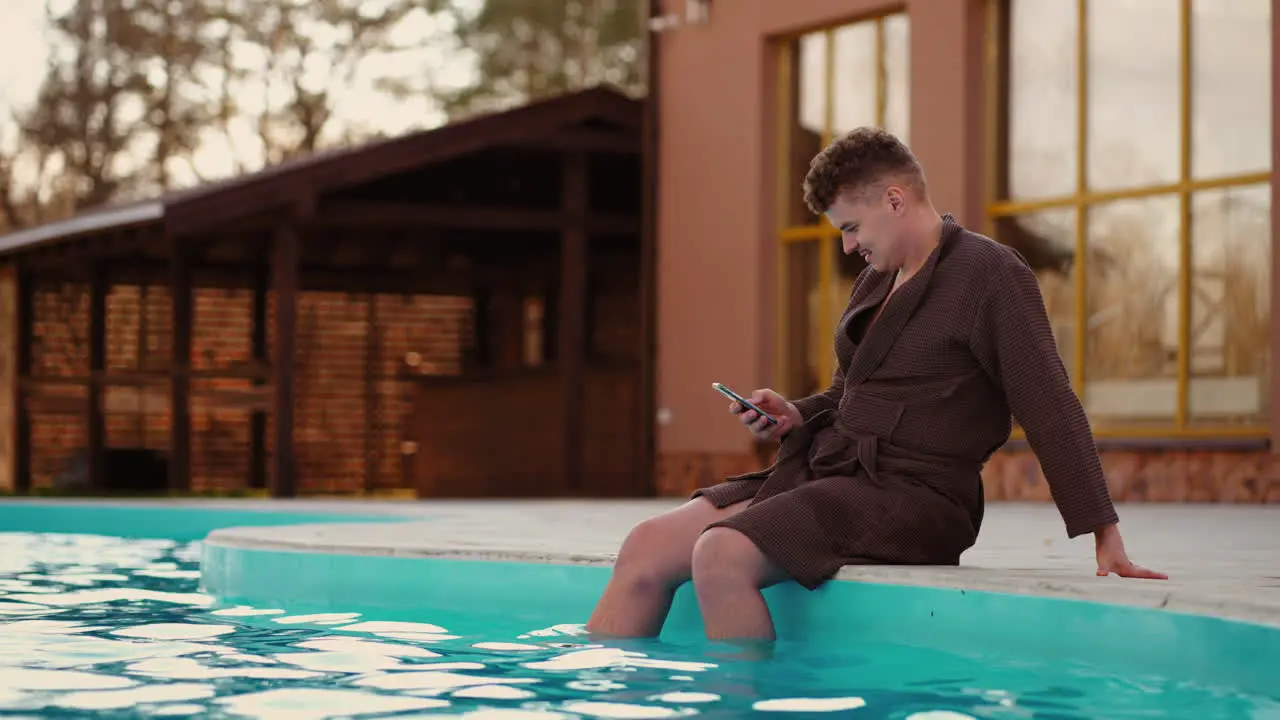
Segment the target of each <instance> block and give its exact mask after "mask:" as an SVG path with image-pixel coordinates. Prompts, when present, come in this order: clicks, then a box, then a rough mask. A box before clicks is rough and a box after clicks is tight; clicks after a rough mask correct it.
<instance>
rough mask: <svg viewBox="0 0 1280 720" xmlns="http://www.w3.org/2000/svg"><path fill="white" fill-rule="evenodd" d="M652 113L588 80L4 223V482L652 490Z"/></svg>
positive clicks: (354, 489)
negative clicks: (387, 133)
mask: <svg viewBox="0 0 1280 720" xmlns="http://www.w3.org/2000/svg"><path fill="white" fill-rule="evenodd" d="M643 118H644V114H643V103H641V102H640V101H637V100H634V99H631V98H628V97H626V96H624V95H622V94H620V93H617V92H614V91H612V90H609V89H605V88H594V89H589V90H584V91H582V92H579V93H574V94H570V95H565V96H561V97H556V98H549V99H546V100H543V101H540V102H537V103H531V104H528V105H525V106H523V107H519V108H515V109H513V110H510V111H508V112H505V113H500V114H493V115H488V116H484V117H479V118H473V119H471V120H468V121H465V122H459V123H454V124H451V125H448V126H445V127H441V128H435V129H433V130H429V131H424V132H419V133H413V134H408V135H404V136H401V137H397V138H391V139H388V140H384V141H379V142H373V143H370V144H367V145H364V146H361V147H355V148H346V149H339V150H333V151H329V152H324V153H317V154H314V155H310V156H307V157H303V158H298V159H295V160H292V161H289V162H286V163H281V164H279V165H276V166H273V167H270V168H267V169H265V170H263V171H261V172H258V173H254V174H251V175H245V176H240V177H234V178H230V179H227V180H225V181H222V182H218V183H210V184H206V185H201V186H198V187H194V188H188V189H185V190H181V191H176V192H172V193H169V194H166V195H163V196H161V197H158V198H153V199H149V200H145V201H139V202H135V203H130V204H122V205H111V206H107V207H102V208H93V209H89V210H86V211H85V212H83V213H80V214H78V215H76V216H75V217H71V218H67V219H64V220H60V221H57V222H52V223H48V224H45V225H41V226H38V227H32V228H25V229H22V230H19V231H17V232H13V233H9V234H7V235H4V236H0V309H3V312H0V333H2V334H3V335H0V337H3V338H4V342H3V343H2V344H0V412H4V413H5V417H4V418H3V427H4V428H5V432H4V433H3V435H4V444H3V445H0V490H9V489H12V490H14V491H16V492H20V493H21V492H28V491H37V492H46V491H49V490H54V491H59V492H89V493H102V494H114V493H120V492H157V491H159V492H164V491H173V492H178V493H184V494H185V493H204V492H214V493H227V492H243V491H250V492H257V491H261V492H268V491H269V492H270V493H271V494H272V495H276V496H290V495H295V494H321V493H339V494H350V493H369V494H381V493H386V492H391V493H393V494H401V493H400V492H396V491H409V494H414V495H420V496H423V497H442V496H458V495H481V496H485V495H523V496H529V495H567V494H574V495H594V496H607V495H615V496H616V495H643V494H647V493H648V492H649V490H648V480H649V476H648V475H645V474H644V472H645V468H646V467H647V464H646V463H647V461H648V459H649V458H650V457H652V453H650V452H646V451H645V450H644V449H643V448H646V447H649V446H650V443H651V439H650V436H651V432H652V424H651V423H642V422H641V421H640V419H641V417H652V415H653V413H652V411H651V410H648V409H647V408H646V407H645V406H644V398H646V397H652V392H646V388H647V387H649V383H650V382H651V381H650V380H648V379H647V378H649V377H651V367H650V365H649V363H648V361H647V360H645V359H643V354H644V353H643V348H644V347H647V346H649V345H650V344H651V343H649V342H648V341H647V338H648V337H651V336H652V332H651V331H650V330H645V328H651V327H652V317H651V316H650V315H648V314H646V313H644V312H643V311H642V309H641V304H642V295H643V293H642V289H643V284H642V282H641V273H642V270H643V269H644V268H645V267H647V266H646V261H645V260H644V259H643V258H644V257H648V256H651V253H648V252H645V251H644V250H645V249H646V248H651V247H652V243H650V242H647V241H645V240H643V239H642V237H648V234H647V232H644V231H645V230H646V227H645V223H644V222H643V221H642V217H641V215H642V214H641V200H642V196H643V193H642V191H641V165H642V162H641V158H642V143H641V132H640V129H641V125H642V123H643ZM645 333H647V334H645Z"/></svg>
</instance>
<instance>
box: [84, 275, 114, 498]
mask: <svg viewBox="0 0 1280 720" xmlns="http://www.w3.org/2000/svg"><path fill="white" fill-rule="evenodd" d="M108 287H109V283H108V280H107V272H106V268H105V267H104V266H103V264H102V263H100V262H95V263H94V265H93V267H92V269H91V270H90V280H89V387H88V391H89V402H88V404H87V408H86V415H87V417H85V429H86V432H85V449H86V457H85V460H86V461H87V464H86V469H87V476H88V478H87V479H88V483H89V490H90V491H92V492H101V491H102V490H103V488H105V487H106V455H107V453H106V445H107V438H106V422H105V418H104V413H103V394H104V392H105V388H104V387H103V380H104V378H103V376H104V375H105V374H106V370H107V289H108Z"/></svg>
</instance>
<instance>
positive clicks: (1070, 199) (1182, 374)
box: [986, 0, 1275, 438]
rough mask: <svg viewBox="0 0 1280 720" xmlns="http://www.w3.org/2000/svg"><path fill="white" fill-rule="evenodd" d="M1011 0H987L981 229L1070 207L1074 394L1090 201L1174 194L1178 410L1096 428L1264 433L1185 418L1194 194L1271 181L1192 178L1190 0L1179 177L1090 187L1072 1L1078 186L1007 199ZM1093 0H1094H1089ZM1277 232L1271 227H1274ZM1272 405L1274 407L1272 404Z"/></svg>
mask: <svg viewBox="0 0 1280 720" xmlns="http://www.w3.org/2000/svg"><path fill="white" fill-rule="evenodd" d="M1009 1H1010V0H988V2H987V33H986V34H987V53H986V73H987V78H986V87H987V97H988V105H987V113H986V116H987V117H986V126H987V136H986V139H987V147H988V151H989V154H988V156H987V168H988V173H987V176H988V178H989V180H990V181H989V182H988V184H987V198H988V202H987V214H986V215H987V216H986V223H987V225H986V232H987V234H991V233H992V232H993V231H994V222H995V220H997V219H999V218H1002V217H1011V216H1015V215H1022V214H1025V213H1030V212H1035V211H1038V210H1048V209H1054V208H1075V213H1076V218H1075V237H1074V241H1075V263H1076V270H1075V273H1076V274H1075V293H1074V294H1075V314H1076V317H1075V342H1074V349H1075V352H1074V356H1073V357H1072V358H1071V368H1070V369H1071V378H1072V385H1073V387H1074V389H1075V391H1076V394H1077V396H1080V397H1082V398H1083V392H1084V387H1083V386H1084V383H1085V382H1087V379H1086V378H1085V357H1086V355H1085V343H1086V342H1087V339H1088V323H1087V320H1088V306H1087V303H1086V302H1085V298H1086V285H1085V283H1086V281H1087V275H1088V273H1087V271H1086V268H1085V263H1086V262H1087V256H1086V250H1087V244H1088V222H1087V220H1088V213H1089V208H1090V207H1091V206H1093V205H1096V204H1099V203H1103V202H1109V201H1113V200H1127V199H1136V198H1146V197H1152V196H1157V195H1174V194H1176V195H1177V196H1178V201H1179V214H1180V216H1181V217H1180V223H1179V229H1178V255H1179V268H1178V273H1179V275H1178V360H1177V365H1178V373H1177V410H1176V413H1175V416H1174V422H1173V424H1172V425H1170V426H1167V427H1160V428H1153V427H1140V428H1125V427H1119V426H1117V427H1105V428H1098V429H1097V430H1096V431H1095V434H1096V435H1098V436H1099V437H1129V438H1152V437H1170V436H1173V437H1199V438H1214V437H1222V438H1247V437H1269V436H1270V429H1269V428H1268V427H1267V426H1265V425H1251V426H1243V425H1242V426H1229V427H1212V426H1191V425H1189V423H1188V415H1189V410H1188V397H1189V393H1188V387H1189V385H1190V375H1191V360H1190V338H1191V264H1192V258H1191V195H1192V193H1194V192H1196V191H1199V190H1213V189H1220V188H1229V187H1240V186H1245V185H1256V184H1270V183H1271V182H1272V177H1273V174H1272V173H1270V172H1263V173H1249V174H1241V175H1231V176H1225V177H1218V178H1208V179H1203V180H1193V179H1192V178H1191V151H1192V148H1191V99H1192V97H1191V92H1192V89H1191V74H1192V69H1191V31H1192V27H1191V26H1192V22H1191V15H1192V7H1191V2H1192V0H1177V2H1178V6H1179V7H1178V13H1179V17H1178V28H1179V29H1178V58H1179V69H1178V86H1179V88H1178V91H1179V103H1178V126H1179V129H1178V132H1179V141H1178V142H1179V154H1180V156H1181V157H1180V158H1179V180H1178V182H1176V183H1169V184H1162V185H1151V186H1146V187H1134V188H1126V189H1124V190H1115V191H1106V192H1092V191H1090V190H1089V188H1088V181H1087V177H1088V175H1087V172H1088V165H1087V162H1088V130H1089V123H1088V112H1089V104H1088V102H1089V82H1088V72H1089V67H1088V63H1087V59H1088V49H1089V46H1088V42H1089V22H1088V2H1089V1H1090V0H1075V2H1076V48H1075V52H1076V138H1075V140H1076V176H1075V187H1076V192H1075V193H1074V194H1072V195H1065V196H1059V197H1051V198H1043V199H1037V200H1031V201H1009V200H1005V199H1002V198H1000V197H998V196H997V193H996V184H995V177H996V174H997V173H1000V172H1003V171H1004V168H1001V167H997V165H998V163H999V158H1000V155H999V152H998V147H999V141H1000V138H999V137H998V136H997V133H998V132H999V125H1000V116H1002V115H1004V114H1005V113H1007V112H1008V107H1007V102H1006V100H1005V99H1004V98H1001V97H1000V93H999V73H1000V71H1001V70H1002V66H1001V64H1002V63H1006V62H1008V61H1009V60H1008V58H1009V53H1008V29H1007V28H1005V27H1004V26H1003V23H1002V22H1001V20H1002V18H1003V16H1004V12H1003V11H1004V10H1005V9H1006V8H1007V6H1008V3H1009ZM1094 1H1095V2H1096V1H1097V0H1094ZM1272 232H1273V233H1274V232H1275V231H1274V229H1273V230H1272ZM1272 412H1274V410H1272ZM1014 435H1015V437H1017V438H1021V437H1023V434H1022V432H1021V429H1020V428H1019V429H1017V430H1016V431H1015V434H1014Z"/></svg>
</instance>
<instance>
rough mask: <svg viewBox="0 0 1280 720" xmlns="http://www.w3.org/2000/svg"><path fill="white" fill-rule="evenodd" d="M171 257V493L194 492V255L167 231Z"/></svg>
mask: <svg viewBox="0 0 1280 720" xmlns="http://www.w3.org/2000/svg"><path fill="white" fill-rule="evenodd" d="M166 236H167V240H168V245H169V254H170V278H169V293H170V298H171V312H172V315H171V322H172V328H173V345H172V347H171V350H172V358H171V360H170V361H169V402H170V407H169V417H170V431H169V491H170V492H186V491H187V490H189V489H190V488H191V337H192V331H193V329H194V328H193V327H192V326H193V325H194V324H195V312H194V303H193V302H192V288H191V252H190V249H189V248H187V247H185V246H184V245H183V243H182V241H181V240H180V239H179V238H178V237H176V236H175V235H174V234H173V232H172V231H168V230H166Z"/></svg>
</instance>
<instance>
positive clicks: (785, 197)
mask: <svg viewBox="0 0 1280 720" xmlns="http://www.w3.org/2000/svg"><path fill="white" fill-rule="evenodd" d="M907 50H908V26H907V16H906V15H905V14H902V13H898V14H893V15H888V16H884V17H876V18H871V19H867V20H861V21H858V22H855V23H851V24H847V25H842V26H839V27H835V28H830V29H826V30H820V31H816V32H811V33H807V34H805V35H801V36H799V37H796V38H791V39H789V40H788V41H787V42H786V43H785V44H784V45H783V47H782V52H781V57H780V62H779V71H780V72H779V75H780V76H779V85H778V101H779V107H780V111H781V122H780V123H779V135H780V136H779V138H778V167H779V168H780V169H781V172H779V173H778V177H779V187H778V218H779V223H780V228H779V240H780V252H781V258H780V262H779V264H778V265H779V268H780V273H781V277H780V284H779V289H780V294H779V298H780V301H781V302H780V308H779V316H780V317H779V322H780V326H779V336H778V338H779V342H778V352H779V355H778V358H777V361H778V368H779V383H778V385H779V390H780V391H781V392H783V393H785V394H786V395H787V396H788V397H793V398H798V397H803V396H805V395H809V394H812V393H814V392H820V391H822V390H825V389H826V387H827V385H829V384H830V382H831V375H832V373H833V371H834V369H835V364H834V363H835V356H834V354H833V349H832V337H833V335H834V333H835V326H836V323H837V322H838V321H839V319H840V314H841V311H842V310H843V309H844V306H845V302H846V301H847V300H848V297H849V292H850V289H851V286H852V283H853V280H854V278H856V277H857V274H858V272H859V271H860V270H861V269H862V267H863V263H862V261H861V259H860V258H850V257H847V256H845V255H844V253H843V252H842V251H841V250H840V233H839V232H838V231H837V230H836V229H835V228H834V227H832V226H831V224H830V223H829V222H827V220H826V218H823V217H818V216H815V215H814V214H813V213H811V212H810V211H809V210H808V209H807V208H805V206H804V198H803V194H802V193H801V191H800V187H801V183H802V182H803V180H804V176H805V173H806V172H807V171H808V169H809V161H810V160H811V159H812V158H813V156H814V155H816V154H817V153H818V151H819V150H821V149H822V148H823V147H824V146H825V145H827V144H828V143H829V142H830V141H831V139H832V138H833V137H835V136H838V135H840V134H842V133H845V132H848V131H850V130H852V129H854V128H856V127H860V126H863V125H875V126H879V127H883V128H885V129H887V130H889V131H891V132H893V133H896V134H897V135H898V136H899V137H901V138H903V139H904V140H907V139H908V138H907V116H908V110H907V99H908V97H909V94H908V91H909V87H908V85H909V79H908V78H909V73H908V65H907V63H908V53H907Z"/></svg>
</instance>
